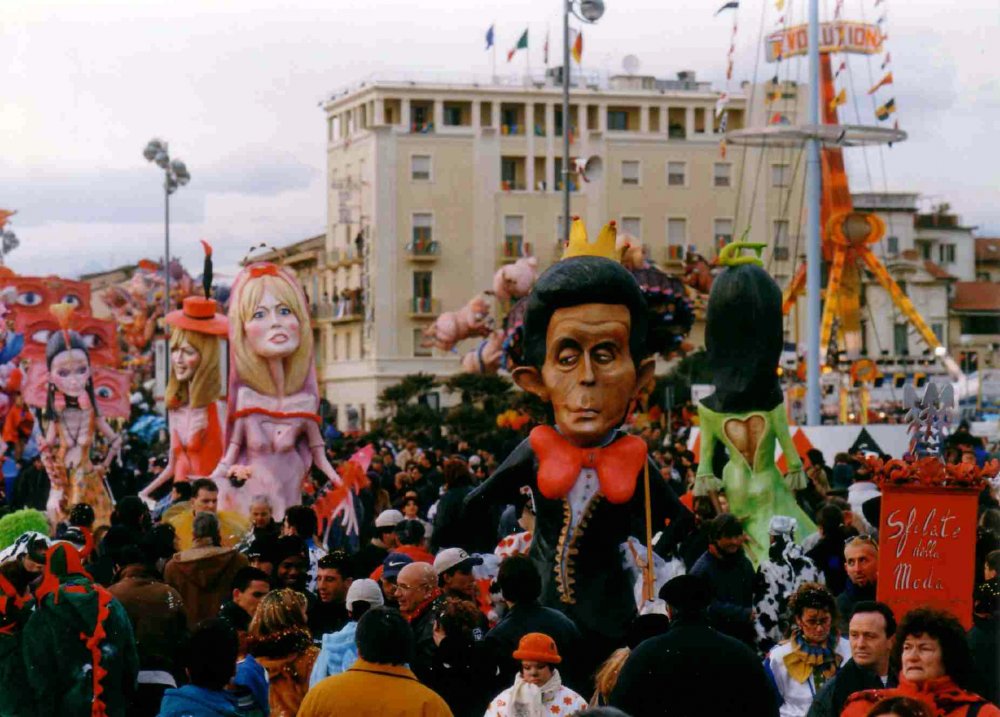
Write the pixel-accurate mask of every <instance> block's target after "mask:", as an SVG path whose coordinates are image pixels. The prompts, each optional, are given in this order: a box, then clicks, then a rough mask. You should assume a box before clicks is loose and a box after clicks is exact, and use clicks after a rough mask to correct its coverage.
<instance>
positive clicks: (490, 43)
mask: <svg viewBox="0 0 1000 717" xmlns="http://www.w3.org/2000/svg"><path fill="white" fill-rule="evenodd" d="M491 47H493V26H492V25H490V29H489V30H487V31H486V49H487V50H489V49H490V48H491Z"/></svg>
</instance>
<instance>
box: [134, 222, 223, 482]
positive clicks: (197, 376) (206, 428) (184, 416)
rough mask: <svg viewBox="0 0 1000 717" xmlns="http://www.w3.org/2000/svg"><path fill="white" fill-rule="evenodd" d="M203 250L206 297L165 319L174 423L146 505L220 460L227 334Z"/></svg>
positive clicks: (189, 301)
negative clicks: (163, 462)
mask: <svg viewBox="0 0 1000 717" xmlns="http://www.w3.org/2000/svg"><path fill="white" fill-rule="evenodd" d="M202 244H203V245H204V246H205V270H204V273H203V275H202V285H203V288H204V291H205V295H204V296H189V297H187V298H186V299H184V304H183V307H184V308H183V309H180V310H178V311H172V312H170V313H169V314H167V318H166V319H165V321H166V323H167V324H168V325H169V326H170V327H171V329H172V330H171V332H170V376H169V378H168V379H167V391H166V404H167V412H168V416H169V418H170V456H169V458H168V461H167V467H166V468H165V469H164V470H163V472H162V473H161V474H160V475H159V476H158V477H157V478H156V480H154V481H153V482H152V483H150V484H149V485H148V486H146V488H144V489H143V490H142V492H141V493H140V496H141V497H142V498H144V499H146V500H147V501H149V499H150V495H151V494H152V492H153V491H154V490H156V489H157V488H159V487H160V486H161V485H163V484H164V483H166V482H167V481H168V480H171V479H173V480H174V481H175V482H180V483H184V482H187V481H188V480H189V479H191V478H203V477H205V476H208V475H209V474H211V472H212V471H213V470H214V469H215V466H216V465H217V464H218V463H219V460H220V459H221V458H222V448H223V443H222V426H223V423H224V422H223V420H221V418H220V415H219V404H218V401H219V398H220V396H221V394H222V377H221V371H220V368H219V361H220V355H221V349H220V346H221V343H222V337H223V336H225V335H226V334H227V333H228V331H229V322H228V321H227V320H226V317H225V316H223V315H222V314H220V313H217V305H216V303H215V300H214V299H212V298H211V297H210V292H211V289H212V247H211V246H209V244H208V243H206V242H204V241H203V242H202Z"/></svg>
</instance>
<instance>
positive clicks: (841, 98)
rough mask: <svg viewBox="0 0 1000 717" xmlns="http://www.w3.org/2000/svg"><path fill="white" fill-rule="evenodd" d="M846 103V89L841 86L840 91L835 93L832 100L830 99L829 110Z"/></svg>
mask: <svg viewBox="0 0 1000 717" xmlns="http://www.w3.org/2000/svg"><path fill="white" fill-rule="evenodd" d="M846 103H847V89H846V88H841V90H840V92H838V93H837V96H836V97H834V98H833V99H832V100H830V111H831V112H832V111H833V110H835V109H837V108H838V107H840V106H841V105H842V104H846Z"/></svg>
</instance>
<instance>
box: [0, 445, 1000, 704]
mask: <svg viewBox="0 0 1000 717" xmlns="http://www.w3.org/2000/svg"><path fill="white" fill-rule="evenodd" d="M956 435H957V436H958V440H957V441H953V443H952V444H951V447H952V448H954V450H955V457H953V458H952V460H957V461H962V460H977V461H980V462H981V461H982V460H984V459H985V455H981V454H980V453H981V452H978V451H977V450H975V448H974V447H973V446H966V445H965V444H964V443H963V441H964V440H965V439H964V438H963V433H962V431H958V432H957V433H956ZM643 437H644V438H646V439H647V442H649V443H650V448H651V451H650V455H651V456H652V458H653V459H654V460H655V462H656V464H657V465H658V467H659V468H660V471H661V473H662V476H663V479H664V480H665V482H666V483H667V484H668V485H669V486H670V488H671V489H672V490H673V492H674V493H675V494H676V495H677V496H678V497H679V498H680V501H681V503H682V504H684V505H685V506H686V507H687V509H688V510H689V511H690V514H691V515H690V517H691V520H690V521H689V523H688V524H687V525H685V524H684V523H683V521H677V524H678V525H677V526H676V528H677V529H672V528H671V526H668V527H667V528H666V529H664V530H663V531H662V532H660V533H659V534H658V536H656V547H655V552H656V554H657V560H658V561H659V562H660V564H661V565H666V566H667V572H668V576H667V577H669V579H666V581H665V582H664V583H663V584H662V585H661V586H660V587H659V590H658V597H659V601H654V602H652V603H649V604H648V605H645V606H642V607H643V608H644V609H643V610H641V614H639V612H640V611H639V610H638V609H637V615H636V616H635V617H634V618H633V620H632V622H631V624H630V625H629V627H628V630H627V635H626V638H625V639H624V641H621V642H620V644H615V645H604V644H600V645H595V644H594V643H593V642H592V640H593V637H592V636H593V631H592V630H589V629H581V627H580V626H579V625H578V624H576V623H575V622H574V621H573V620H572V619H570V617H568V616H567V615H566V614H565V613H564V612H563V611H562V610H560V609H558V606H553V605H547V604H545V601H544V597H543V590H542V576H541V575H540V574H539V570H538V567H537V565H536V563H535V562H533V561H532V560H531V559H529V557H528V555H529V553H530V550H531V546H532V542H533V538H534V532H533V528H534V520H535V508H534V504H533V500H532V496H531V494H530V493H524V492H522V493H520V494H518V496H517V498H516V499H515V500H514V502H513V503H511V504H510V505H497V506H493V508H492V511H491V513H490V516H489V519H488V520H483V519H482V517H481V516H480V515H478V514H476V515H475V516H473V515H472V514H470V512H469V511H466V510H465V507H466V498H467V497H468V495H469V493H470V492H471V491H472V490H473V489H474V487H475V486H476V485H477V484H479V483H480V482H481V481H482V480H484V479H485V477H487V476H488V475H490V474H491V473H492V472H493V471H494V469H495V468H496V467H497V463H498V461H497V457H496V456H493V455H491V454H489V453H487V452H485V451H481V450H476V449H475V448H474V447H472V446H469V445H468V444H466V443H462V442H459V443H455V444H450V445H446V444H442V445H438V446H419V445H418V444H417V443H416V442H415V441H404V442H402V443H400V444H398V445H393V444H390V443H388V442H386V443H384V444H382V445H380V446H377V447H376V450H375V452H374V455H373V458H372V460H371V463H370V466H369V467H368V470H367V483H368V484H367V487H365V488H364V489H363V490H361V492H360V493H359V495H358V496H357V500H356V501H355V503H356V513H357V516H358V526H359V531H358V533H357V534H351V533H347V532H345V531H342V530H337V529H333V530H331V529H330V527H331V526H330V525H329V524H328V523H327V522H326V521H321V520H318V519H317V514H316V512H315V511H314V510H313V508H312V507H310V505H309V502H310V501H311V500H312V499H313V498H314V497H315V496H316V495H317V494H318V493H321V492H322V486H321V485H313V486H309V490H306V491H304V493H303V500H304V502H305V503H306V504H305V505H300V506H294V507H290V508H288V509H287V510H286V511H285V512H284V515H283V516H281V518H280V520H278V519H276V517H277V516H276V512H275V507H274V505H273V504H272V500H271V498H270V497H269V496H267V495H256V496H253V497H252V498H251V499H250V501H249V506H250V508H249V512H248V514H247V515H231V514H227V513H226V512H225V511H220V510H219V509H218V487H217V484H216V483H215V482H213V481H211V480H206V479H197V480H193V481H191V482H176V483H174V484H173V485H167V486H164V488H163V490H164V491H165V492H164V493H163V494H162V495H159V496H158V497H156V498H154V500H152V501H150V502H146V501H144V500H142V499H140V498H139V497H137V495H136V493H137V492H138V491H139V490H141V488H142V487H144V486H145V485H147V484H148V483H149V482H151V481H152V480H154V479H155V478H156V476H157V475H158V473H159V471H161V470H162V468H163V465H164V464H163V462H162V461H161V460H160V459H159V458H158V457H156V455H155V451H153V457H152V458H150V457H149V454H148V453H145V452H143V450H142V449H141V448H140V447H139V446H135V450H134V451H133V450H128V449H127V450H126V452H125V458H126V466H127V468H126V469H125V470H126V471H127V472H129V475H128V477H127V480H125V481H124V482H123V483H122V485H121V486H118V488H119V489H120V492H119V491H118V490H116V491H115V494H116V496H117V501H116V505H115V508H114V512H113V513H112V517H111V524H110V525H109V526H105V525H99V524H95V513H94V510H93V508H92V507H91V506H88V505H87V504H82V503H81V504H77V505H75V506H74V507H73V509H72V510H71V511H70V513H69V519H68V521H67V522H66V523H64V524H60V525H50V524H49V523H48V522H47V521H46V518H45V516H44V514H43V513H42V512H41V511H39V510H36V509H38V508H42V507H44V505H45V500H46V496H45V490H44V485H43V484H42V482H41V481H40V480H39V481H34V482H33V483H31V484H30V485H28V484H26V485H21V486H17V485H16V484H15V486H13V488H14V490H13V491H12V492H11V496H13V495H14V494H15V493H16V494H17V495H19V496H21V497H22V498H23V500H22V501H21V502H20V504H15V505H14V506H12V507H15V508H21V510H18V511H16V512H13V513H11V514H10V515H8V516H7V517H6V518H2V519H0V521H5V520H6V521H8V522H12V521H17V522H16V524H17V525H18V526H21V527H22V528H23V530H22V531H21V533H20V534H19V535H18V536H17V537H16V540H12V541H10V543H11V544H10V545H8V546H6V547H3V550H2V551H0V680H2V682H0V685H2V686H0V715H10V716H14V717H21V716H33V715H57V714H58V715H129V716H132V715H136V716H137V717H142V716H145V715H150V716H152V715H163V716H164V717H181V716H188V715H199V716H200V715H209V716H211V715H227V716H238V715H274V716H275V717H290V716H292V715H303V717H314V716H318V715H335V714H351V715H369V714H370V715H411V714H412V715H451V714H453V715H457V716H463V717H464V716H466V715H468V716H473V715H474V716H476V717H479V716H480V715H488V716H489V717H508V716H509V717H522V716H524V715H531V716H533V717H540V716H541V715H573V714H606V715H621V714H625V715H630V716H631V717H645V716H647V715H678V716H681V715H748V716H749V717H765V716H774V715H780V717H802V716H805V715H810V716H812V717H826V716H828V715H830V716H835V715H841V716H846V717H856V716H857V717H863V716H868V717H879V716H886V717H889V716H894V717H909V716H910V715H915V716H918V715H919V716H928V715H946V716H952V715H954V716H955V717H974V716H975V715H979V716H980V717H1000V708H998V707H997V704H998V703H1000V676H998V663H997V652H998V644H997V637H998V629H1000V578H998V572H1000V509H998V502H997V497H998V495H997V493H998V491H997V486H992V487H991V488H990V489H987V490H985V491H984V492H983V495H982V496H981V499H980V516H979V533H978V538H977V545H976V550H977V558H976V571H977V575H976V585H977V586H976V592H975V596H974V598H975V600H974V604H975V625H974V627H973V628H972V630H971V631H969V632H966V630H965V629H964V628H963V627H962V626H961V625H960V624H959V622H958V621H957V620H956V619H955V618H954V617H952V616H951V615H950V614H948V613H945V612H941V611H937V610H932V609H926V608H925V609H917V610H913V611H911V612H909V613H907V614H905V615H897V614H894V613H893V611H892V610H891V609H890V608H889V607H888V606H887V605H885V604H883V603H880V602H878V601H877V600H876V595H877V582H878V553H879V542H878V535H877V526H878V524H879V522H878V498H879V489H878V487H877V485H876V484H875V483H873V482H872V479H871V475H870V474H869V472H868V470H867V468H866V467H865V463H864V461H862V460H861V456H859V455H849V454H842V455H838V456H837V457H836V460H835V462H834V464H833V465H832V466H827V465H826V464H825V462H824V460H823V455H822V454H821V453H819V452H818V451H815V452H814V453H811V454H810V455H809V456H808V458H809V468H808V469H807V477H808V479H809V480H808V485H807V486H806V487H805V488H804V489H802V490H800V491H799V492H798V494H797V496H796V498H797V501H798V503H799V505H800V506H801V507H802V509H803V511H805V512H806V514H807V515H809V516H810V517H811V518H813V519H814V521H815V523H816V525H817V527H818V532H817V533H816V534H814V535H810V536H809V537H808V538H807V539H805V540H800V538H799V535H798V532H799V528H800V526H798V525H797V522H796V520H795V519H793V518H790V517H787V516H780V515H779V516H775V517H774V518H773V519H772V520H771V522H770V526H769V528H770V529H769V539H770V543H769V544H768V545H759V544H754V543H753V542H751V541H750V540H749V539H748V537H747V536H746V534H745V532H744V529H743V523H742V522H741V519H740V518H741V516H736V515H733V514H732V513H730V512H728V506H727V503H726V500H725V495H724V493H723V494H721V495H720V496H719V497H718V500H711V499H709V497H708V496H701V495H695V494H694V490H693V487H694V478H695V474H696V472H697V463H696V457H695V455H694V454H693V453H692V452H691V451H690V450H689V449H688V446H687V444H686V442H685V441H683V440H678V441H676V442H674V441H672V440H670V439H669V438H665V437H664V434H662V433H656V434H653V433H652V432H647V433H645V434H644V436H643ZM356 449H357V446H356V445H351V444H350V443H349V442H344V441H343V439H338V440H337V441H336V442H335V443H331V444H329V445H328V447H327V451H328V455H329V456H330V459H331V461H332V462H334V463H335V464H342V463H343V461H345V460H346V459H347V458H348V457H349V456H350V455H352V454H353V453H354V452H355V450H356ZM43 475H44V474H43ZM26 480H30V476H29V478H28V479H26ZM34 483H38V485H35V484H34ZM319 483H322V480H320V481H319ZM0 527H2V524H0ZM334 528H336V526H334ZM0 532H2V531H0ZM0 547H2V546H0ZM670 576H672V577H670ZM596 609H597V610H598V611H599V610H600V607H599V606H597V608H596ZM588 643H590V644H588Z"/></svg>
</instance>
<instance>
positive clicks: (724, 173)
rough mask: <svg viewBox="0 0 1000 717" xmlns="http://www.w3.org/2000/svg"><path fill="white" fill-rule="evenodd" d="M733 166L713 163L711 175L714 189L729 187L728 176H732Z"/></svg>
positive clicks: (724, 163)
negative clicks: (713, 168)
mask: <svg viewBox="0 0 1000 717" xmlns="http://www.w3.org/2000/svg"><path fill="white" fill-rule="evenodd" d="M732 169H733V165H731V164H729V163H728V162H716V163H715V173H714V175H713V184H714V185H715V186H716V187H728V186H730V178H729V177H730V175H731V174H732Z"/></svg>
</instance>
